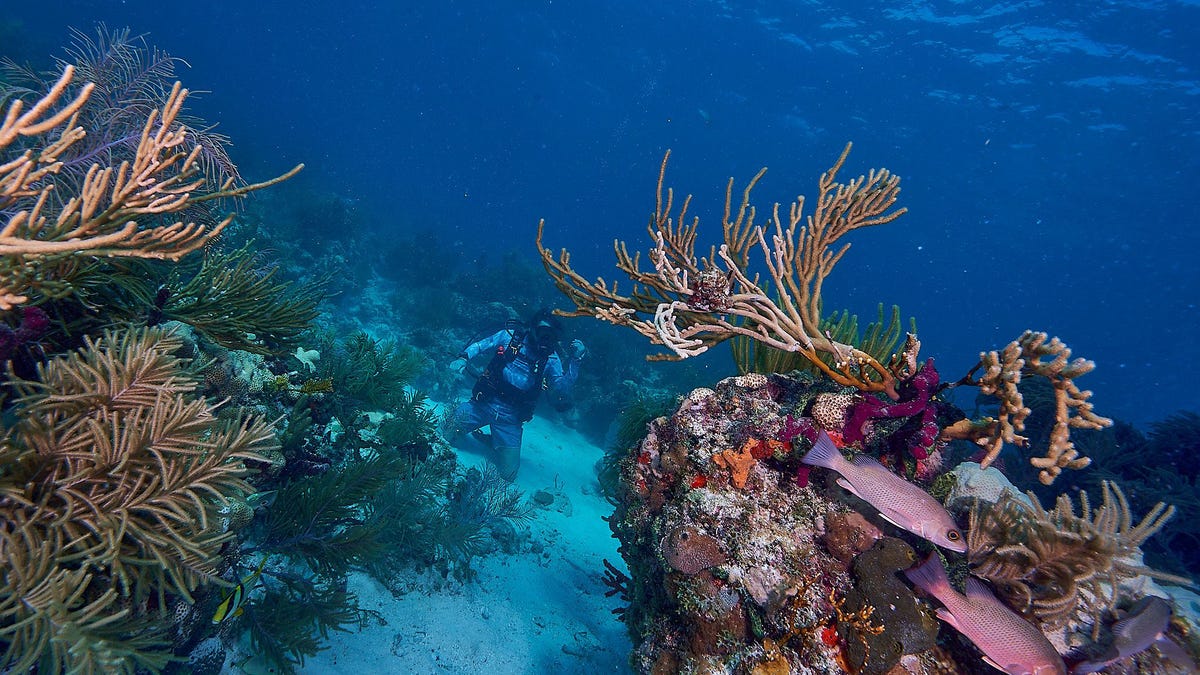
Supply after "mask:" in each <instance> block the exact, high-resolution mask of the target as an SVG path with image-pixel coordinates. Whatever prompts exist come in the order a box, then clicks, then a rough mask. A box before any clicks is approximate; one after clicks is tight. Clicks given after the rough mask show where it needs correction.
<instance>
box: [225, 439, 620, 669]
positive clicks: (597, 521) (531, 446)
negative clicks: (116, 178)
mask: <svg viewBox="0 0 1200 675" xmlns="http://www.w3.org/2000/svg"><path fill="white" fill-rule="evenodd" d="M601 454H602V450H601V449H600V448H598V447H596V446H594V445H592V444H590V443H588V442H587V441H586V440H584V438H583V437H582V436H580V435H579V434H577V433H575V432H574V431H573V430H571V429H568V428H565V427H563V426H561V425H560V424H558V423H556V422H552V421H548V420H545V419H543V418H540V417H539V418H535V419H534V420H533V421H531V422H530V423H529V424H527V425H526V427H525V439H524V447H523V451H522V464H521V471H520V475H519V476H518V478H517V486H518V487H519V488H520V489H521V490H522V491H524V492H525V494H526V497H530V496H532V495H533V493H534V492H535V491H537V490H546V491H549V492H555V493H557V494H560V495H565V496H566V500H562V499H561V498H559V499H556V500H555V502H554V503H552V504H551V505H550V506H549V507H545V508H537V509H536V510H535V514H534V518H533V520H532V521H531V522H530V523H528V525H526V527H527V528H528V529H529V540H530V543H532V544H533V547H532V548H533V550H532V551H525V552H522V553H519V554H515V555H508V554H505V553H502V552H495V553H492V554H489V555H487V556H484V557H482V558H479V559H477V560H476V561H475V562H474V565H473V567H474V569H475V570H476V571H477V572H478V577H477V578H476V579H475V580H474V581H472V582H469V583H466V584H461V583H457V582H448V583H447V582H442V581H441V580H440V579H434V578H415V579H413V580H411V583H410V584H409V587H410V588H411V590H410V591H409V592H407V593H405V594H403V595H400V596H395V595H393V594H392V593H391V592H390V591H389V590H388V589H386V588H384V587H383V586H382V585H380V584H379V583H378V582H376V581H375V580H374V579H372V578H370V577H368V576H366V575H365V574H354V575H352V576H351V578H350V582H349V587H350V590H352V591H354V592H355V593H357V594H358V596H359V599H360V603H361V606H362V607H364V608H367V609H372V610H375V611H377V612H379V613H380V614H381V615H382V616H383V618H384V621H385V622H386V623H380V622H378V621H376V622H372V624H371V625H369V626H368V627H367V628H365V629H363V630H362V631H358V632H353V633H333V634H331V635H330V640H329V642H328V649H326V650H324V651H322V652H321V653H319V654H318V655H317V656H315V657H312V658H309V659H307V660H306V661H305V663H304V666H303V667H301V668H300V669H299V670H300V671H301V672H304V673H486V674H487V675H508V674H511V673H555V674H556V675H569V674H572V673H626V672H629V667H628V665H627V658H628V654H629V650H630V642H629V638H628V637H627V635H626V632H625V626H624V624H622V623H620V622H619V621H617V619H616V617H615V616H614V615H613V614H612V609H613V608H615V607H617V606H619V604H620V601H619V600H618V599H617V598H615V597H614V598H606V597H604V593H605V591H607V590H608V589H607V587H606V586H604V584H603V583H602V582H601V579H602V576H603V570H604V565H603V562H602V561H603V560H604V559H608V560H609V561H612V562H613V563H614V564H617V566H618V567H621V568H623V567H624V565H623V563H621V562H620V556H618V555H617V550H616V549H617V540H616V539H614V538H612V537H611V536H610V532H609V529H608V524H607V523H605V522H604V521H603V520H602V519H601V517H602V516H607V515H609V514H610V513H611V512H612V507H611V506H609V504H608V503H607V502H606V501H605V499H604V497H603V495H601V494H600V493H599V486H598V485H597V483H596V478H595V474H594V472H593V468H592V467H593V465H594V464H595V462H596V460H597V459H599V458H600V456H601ZM459 460H460V461H461V462H462V463H463V464H464V465H466V466H471V465H478V464H482V462H483V457H482V455H479V454H476V453H472V452H469V451H460V452H459ZM565 502H569V508H568V507H566V506H564V503H565ZM539 544H540V548H541V550H540V551H537V549H538V548H539V546H538V545H539ZM523 548H524V549H528V548H530V546H528V545H527V546H525V547H523ZM438 586H441V588H440V589H437V590H435V588H437V587H438ZM246 656H247V655H246V654H245V653H242V654H240V655H239V654H236V653H232V652H231V653H230V655H229V657H228V658H227V659H226V667H225V669H224V671H223V672H225V673H256V672H259V670H258V669H256V668H255V665H256V664H255V663H254V660H253V659H252V660H251V661H249V662H246V663H242V662H243V661H245V659H246ZM234 664H240V665H238V666H235V665H234Z"/></svg>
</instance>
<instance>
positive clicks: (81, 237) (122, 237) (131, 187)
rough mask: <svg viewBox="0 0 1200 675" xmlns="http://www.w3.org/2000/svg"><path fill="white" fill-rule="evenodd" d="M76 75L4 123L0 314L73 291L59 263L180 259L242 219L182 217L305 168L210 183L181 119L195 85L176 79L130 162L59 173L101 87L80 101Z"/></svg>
mask: <svg viewBox="0 0 1200 675" xmlns="http://www.w3.org/2000/svg"><path fill="white" fill-rule="evenodd" d="M74 74H75V73H74V68H73V67H71V66H67V67H65V68H64V70H63V74H62V77H60V78H59V79H58V81H57V82H55V83H54V84H53V85H52V86H51V87H50V89H49V91H47V92H46V93H45V94H44V95H43V96H41V98H40V99H38V100H36V101H34V102H33V103H32V105H30V106H29V108H28V110H26V109H25V105H26V102H25V101H23V100H20V99H18V100H15V101H13V102H12V103H11V104H10V105H9V108H8V111H7V113H6V114H5V115H4V117H3V120H2V121H0V214H2V215H0V310H8V309H12V308H13V307H14V306H16V305H19V304H21V303H23V302H26V301H27V300H28V299H29V293H30V292H32V291H34V290H39V291H41V292H42V293H44V294H47V295H56V294H57V295H63V294H66V293H68V292H69V291H70V283H69V280H65V281H64V280H63V279H60V278H58V277H59V272H58V268H59V266H60V265H62V264H63V262H64V261H68V260H71V259H73V258H74V257H77V256H100V257H134V258H151V259H166V260H178V259H179V258H181V257H183V256H184V255H186V254H188V253H190V252H191V251H195V250H196V249H198V248H200V247H202V246H204V245H205V244H207V243H208V242H209V241H211V240H212V239H213V238H214V237H216V236H217V235H219V234H220V233H221V231H222V230H224V229H225V227H226V226H228V225H229V223H230V222H231V221H232V220H233V216H227V217H226V218H224V219H223V220H220V221H219V222H204V221H203V219H197V220H187V219H184V218H180V215H179V214H181V213H183V212H185V211H187V212H188V214H189V216H190V215H191V214H193V213H194V210H193V209H192V207H194V206H196V205H198V204H202V203H205V202H211V201H213V200H221V199H226V198H235V197H242V196H244V195H246V194H248V193H250V192H253V191H255V190H259V189H262V188H264V187H267V186H269V185H274V184H275V183H278V182H280V181H283V180H286V179H287V178H290V177H291V176H293V175H295V173H296V172H298V171H299V170H300V169H301V168H302V166H303V165H300V166H297V167H295V168H294V169H292V170H291V171H289V172H287V173H286V174H283V175H282V176H279V177H278V178H274V179H272V180H269V181H266V182H263V183H256V184H253V185H240V186H235V185H234V179H233V178H232V177H231V178H229V179H228V180H226V181H225V183H224V184H222V186H221V187H220V189H218V190H215V191H214V190H210V189H207V188H206V178H205V176H204V174H203V172H202V170H201V162H200V159H199V158H200V155H201V153H202V150H203V148H202V147H201V146H200V145H194V144H193V142H192V140H191V136H190V135H189V131H188V129H187V127H185V126H184V125H183V124H181V123H180V122H179V115H180V112H181V110H182V108H183V103H184V100H185V99H186V98H187V95H188V90H186V89H184V88H183V87H182V86H181V85H180V84H179V83H178V82H176V83H175V85H174V87H173V88H172V90H171V93H170V94H169V96H167V98H166V101H165V103H164V104H163V106H162V108H161V109H155V110H152V111H150V112H149V114H148V115H147V117H146V119H145V121H144V126H143V127H142V131H141V136H140V139H139V140H138V142H137V145H136V150H135V151H134V154H133V158H132V159H131V160H125V161H122V162H120V163H119V164H118V165H116V166H109V165H105V164H102V163H96V164H92V165H91V166H90V168H89V169H88V170H87V171H86V173H85V175H84V177H83V179H82V181H78V182H76V181H71V180H67V178H66V177H65V176H62V177H60V171H61V170H62V168H63V161H62V160H63V157H64V156H65V154H66V153H67V152H68V151H69V149H70V148H71V147H72V146H73V145H74V144H76V143H78V142H80V141H81V140H82V139H83V138H84V137H85V136H86V134H87V132H86V130H85V129H84V128H83V127H81V126H76V120H78V119H79V118H78V113H79V111H80V109H81V108H82V107H83V106H84V105H86V104H87V101H88V97H89V96H90V95H91V93H92V91H93V87H92V86H91V85H90V84H89V85H84V86H83V87H81V88H80V89H79V90H78V93H77V94H75V95H74V97H73V98H71V97H70V96H69V95H68V94H67V92H68V89H69V88H70V84H71V81H72V79H73V77H74ZM68 99H69V100H68ZM55 133H57V134H58V137H57V139H54V140H52V141H48V142H44V143H40V144H36V145H35V147H33V148H30V149H24V150H23V149H22V147H23V146H24V145H26V144H28V141H29V139H30V138H34V137H36V138H42V137H45V138H52V136H51V135H52V134H55ZM172 216H174V218H173V217H172ZM175 218H180V219H179V220H175ZM173 220H174V222H171V221H173Z"/></svg>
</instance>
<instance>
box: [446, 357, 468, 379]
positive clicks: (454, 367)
mask: <svg viewBox="0 0 1200 675" xmlns="http://www.w3.org/2000/svg"><path fill="white" fill-rule="evenodd" d="M466 370H467V360H466V359H464V358H463V357H461V356H460V357H458V358H457V359H454V360H453V361H451V362H450V371H451V372H453V373H455V374H456V375H462V374H463V373H464V372H466Z"/></svg>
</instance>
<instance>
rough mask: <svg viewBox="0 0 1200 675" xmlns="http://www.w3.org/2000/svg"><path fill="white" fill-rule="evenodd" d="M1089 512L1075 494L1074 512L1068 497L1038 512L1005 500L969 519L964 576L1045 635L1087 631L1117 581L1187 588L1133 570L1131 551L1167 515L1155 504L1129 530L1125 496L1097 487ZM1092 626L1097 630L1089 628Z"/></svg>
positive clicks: (1135, 561)
mask: <svg viewBox="0 0 1200 675" xmlns="http://www.w3.org/2000/svg"><path fill="white" fill-rule="evenodd" d="M1101 494H1102V502H1101V504H1100V506H1098V507H1096V508H1095V509H1093V508H1092V507H1091V505H1090V503H1089V501H1088V496H1087V493H1086V492H1080V505H1079V509H1078V511H1077V510H1076V507H1075V503H1074V502H1073V501H1072V500H1071V497H1070V496H1068V495H1060V496H1059V497H1058V501H1057V503H1056V504H1055V506H1054V508H1053V509H1051V510H1046V509H1045V508H1043V507H1042V506H1041V504H1040V503H1039V502H1038V500H1037V498H1036V497H1035V496H1034V495H1033V493H1029V498H1030V504H1032V505H1030V504H1027V503H1026V502H1025V501H1023V500H1021V499H1018V498H1015V497H1013V496H1012V495H1010V494H1009V493H1005V494H1004V496H1003V497H1001V499H1000V501H999V502H997V503H995V504H990V503H986V502H982V503H979V504H977V505H976V507H975V508H974V509H973V510H972V512H971V527H970V533H969V535H968V537H967V551H968V558H969V560H970V563H971V566H972V573H973V574H975V575H976V576H978V577H980V578H983V579H987V580H988V581H990V582H991V583H992V584H993V586H995V588H996V590H997V592H998V593H999V594H1000V596H1001V597H1003V598H1004V599H1005V600H1007V601H1008V602H1009V604H1011V605H1013V606H1014V607H1015V608H1017V609H1018V610H1020V611H1023V612H1025V613H1027V614H1029V615H1031V616H1032V617H1034V618H1036V619H1037V620H1038V622H1040V623H1042V624H1044V625H1045V626H1048V627H1059V626H1062V625H1065V624H1066V623H1067V622H1068V621H1071V620H1074V619H1084V620H1086V622H1087V623H1094V622H1095V620H1096V619H1098V618H1099V616H1100V613H1101V612H1103V611H1105V610H1111V609H1112V607H1113V605H1114V604H1115V603H1116V601H1117V600H1118V598H1119V596H1118V594H1119V589H1120V583H1121V582H1122V581H1123V580H1126V579H1130V578H1133V577H1137V576H1140V575H1149V576H1152V577H1155V578H1158V579H1162V580H1167V581H1172V582H1177V583H1188V582H1189V580H1188V579H1185V578H1182V577H1176V576H1173V575H1170V574H1166V573H1163V572H1158V571H1155V570H1151V569H1148V568H1146V567H1143V566H1142V565H1140V564H1139V562H1140V556H1139V555H1138V553H1139V547H1140V546H1141V545H1142V543H1143V542H1145V541H1146V540H1147V539H1148V538H1150V537H1151V536H1152V535H1153V534H1154V533H1155V532H1157V531H1158V530H1160V529H1161V528H1162V526H1163V525H1164V524H1165V523H1166V521H1167V519H1169V518H1170V517H1171V516H1172V515H1174V513H1175V508H1174V507H1173V506H1167V505H1165V504H1162V503H1161V502H1160V503H1159V504H1158V505H1156V506H1155V507H1154V508H1153V509H1151V510H1150V512H1149V513H1147V514H1146V515H1145V517H1143V518H1142V519H1141V520H1140V521H1138V522H1137V523H1136V524H1135V522H1134V517H1133V513H1132V512H1131V511H1130V508H1129V502H1128V500H1126V498H1125V494H1124V493H1123V492H1122V491H1121V489H1120V487H1118V486H1117V485H1116V484H1115V483H1110V482H1108V481H1105V482H1104V483H1103V486H1102V493H1101ZM1097 625H1098V624H1097Z"/></svg>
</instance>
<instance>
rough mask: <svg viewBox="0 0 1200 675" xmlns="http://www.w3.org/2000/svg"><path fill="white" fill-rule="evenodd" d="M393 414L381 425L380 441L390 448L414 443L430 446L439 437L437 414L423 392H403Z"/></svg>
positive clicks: (392, 411)
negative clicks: (435, 437)
mask: <svg viewBox="0 0 1200 675" xmlns="http://www.w3.org/2000/svg"><path fill="white" fill-rule="evenodd" d="M391 413H392V415H391V417H388V418H387V419H385V420H383V421H382V422H380V423H379V439H380V440H381V441H383V442H384V443H385V444H386V445H387V446H389V447H392V448H398V447H401V446H407V445H410V444H413V443H422V444H426V445H428V444H429V443H430V441H431V440H432V439H433V437H434V436H436V435H437V430H438V415H437V412H435V411H434V410H433V408H431V407H430V406H429V398H428V397H427V396H426V395H425V394H424V393H422V392H419V391H416V390H406V391H402V392H401V393H400V396H399V397H398V398H397V400H396V405H395V407H393V408H392V409H391Z"/></svg>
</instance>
